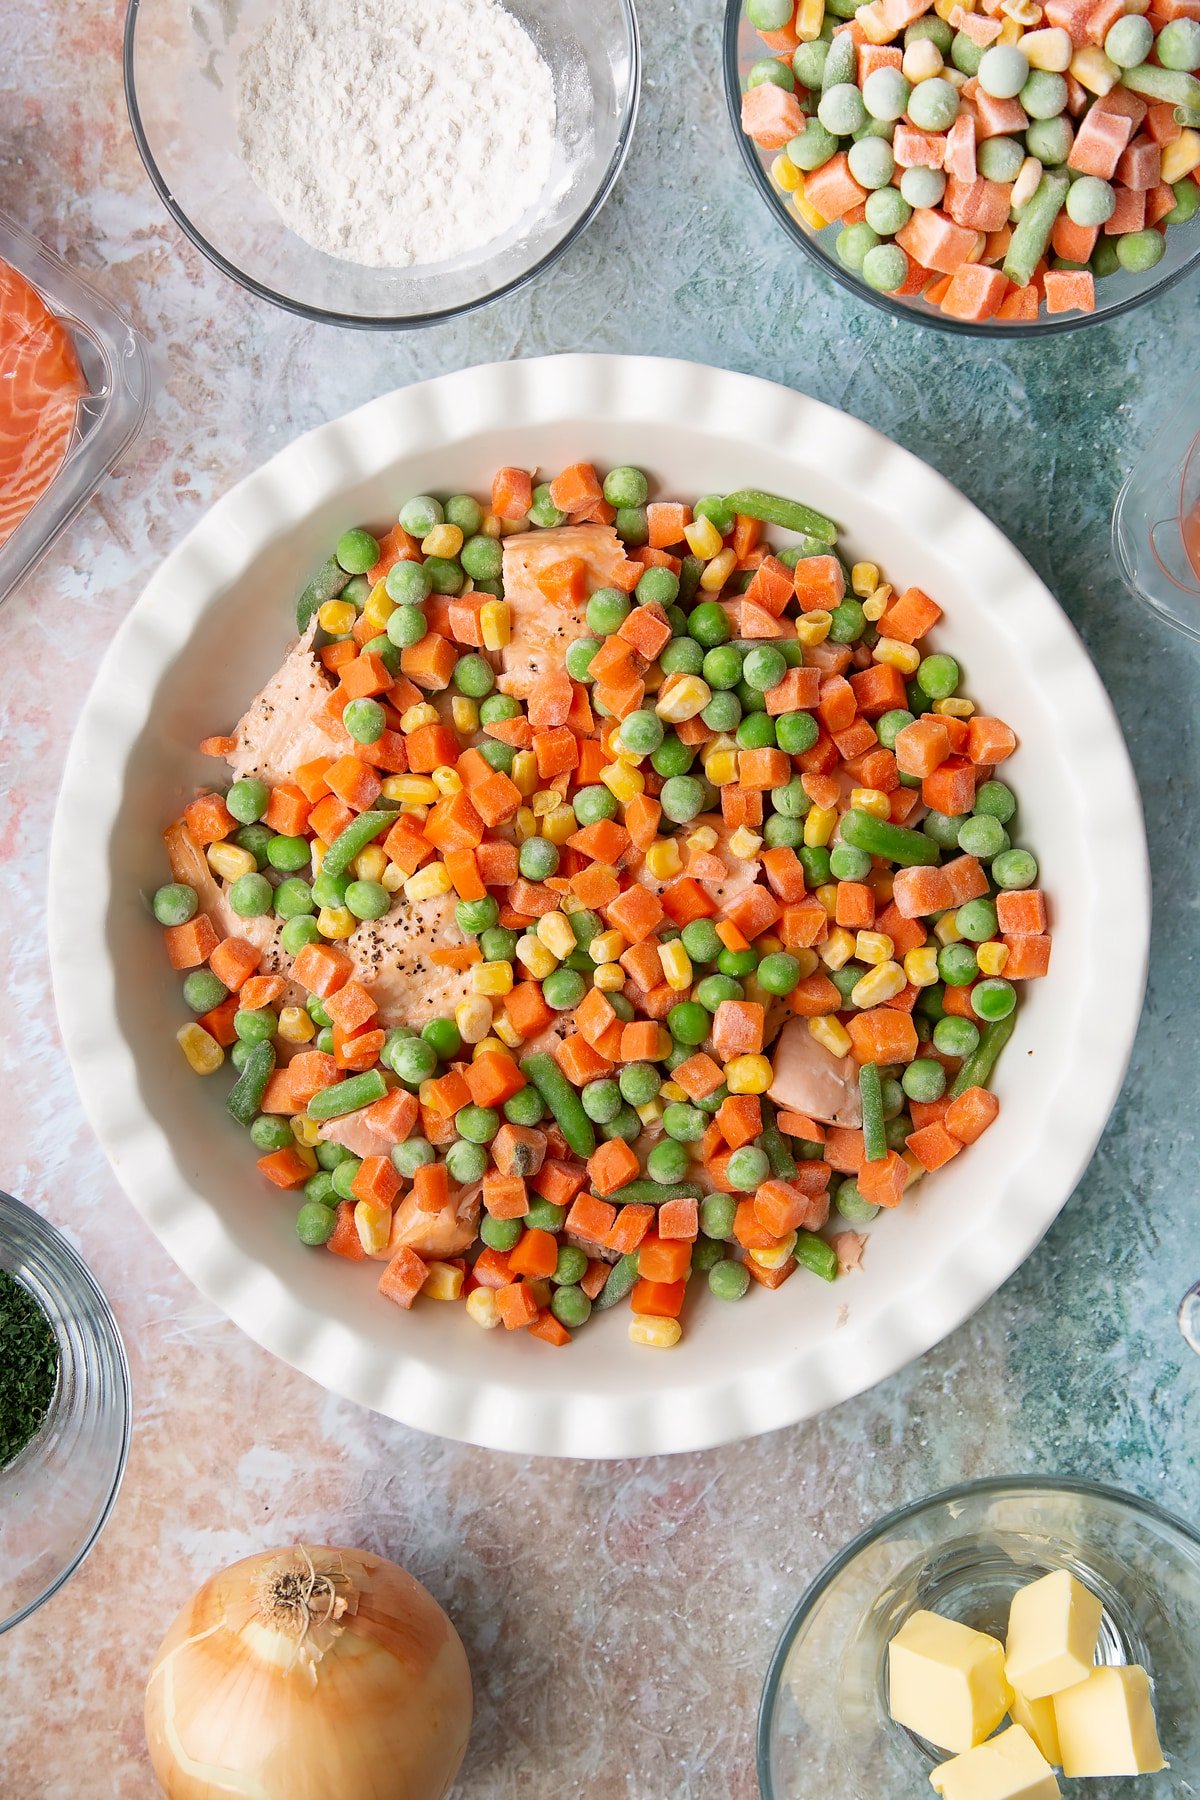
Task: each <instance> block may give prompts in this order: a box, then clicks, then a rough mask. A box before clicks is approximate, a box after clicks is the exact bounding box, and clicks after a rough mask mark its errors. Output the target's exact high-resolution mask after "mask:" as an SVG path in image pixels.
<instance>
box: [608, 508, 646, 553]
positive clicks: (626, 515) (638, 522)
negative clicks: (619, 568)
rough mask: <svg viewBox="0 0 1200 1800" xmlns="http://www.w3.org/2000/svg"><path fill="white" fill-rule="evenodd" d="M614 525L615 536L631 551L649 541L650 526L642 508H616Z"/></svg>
mask: <svg viewBox="0 0 1200 1800" xmlns="http://www.w3.org/2000/svg"><path fill="white" fill-rule="evenodd" d="M615 523H616V531H617V536H618V537H619V538H620V540H621V542H622V543H623V544H628V545H629V546H630V547H631V548H632V549H635V550H636V549H637V548H638V547H639V545H641V544H644V543H646V542H647V540H648V539H649V536H650V526H649V524H648V522H647V519H646V509H645V507H644V506H618V508H617V517H616V521H615Z"/></svg>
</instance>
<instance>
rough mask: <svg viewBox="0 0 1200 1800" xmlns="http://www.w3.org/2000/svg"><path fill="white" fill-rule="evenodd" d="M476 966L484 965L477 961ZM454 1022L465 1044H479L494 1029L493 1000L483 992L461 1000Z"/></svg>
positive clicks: (455, 1010) (456, 1009) (455, 1011)
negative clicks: (485, 997) (485, 996)
mask: <svg viewBox="0 0 1200 1800" xmlns="http://www.w3.org/2000/svg"><path fill="white" fill-rule="evenodd" d="M476 967H477V968H482V967H483V965H482V964H481V963H477V964H476ZM454 1023H455V1024H456V1025H457V1026H458V1034H459V1036H460V1037H461V1038H462V1041H463V1043H464V1044H478V1043H479V1042H480V1040H481V1039H482V1038H485V1037H486V1036H487V1035H488V1032H489V1031H490V1030H491V1029H492V1003H491V1001H490V1000H486V999H484V997H483V996H482V995H481V994H479V995H476V996H475V997H474V998H473V999H470V1000H460V1001H459V1003H458V1005H457V1006H456V1007H455V1009H454Z"/></svg>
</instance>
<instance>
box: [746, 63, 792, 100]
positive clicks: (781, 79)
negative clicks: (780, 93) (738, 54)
mask: <svg viewBox="0 0 1200 1800" xmlns="http://www.w3.org/2000/svg"><path fill="white" fill-rule="evenodd" d="M764 81H769V82H771V83H772V84H773V85H774V86H775V87H781V88H785V89H786V90H787V92H788V93H789V94H790V93H791V92H792V91H793V90H794V88H795V86H796V78H795V76H794V75H793V74H792V71H791V70H790V69H787V68H785V67H784V66H783V64H782V63H780V62H776V60H775V58H774V57H773V56H762V57H760V58H759V60H758V61H757V62H756V63H752V64H751V66H750V71H749V73H748V74H747V76H746V86H747V87H748V88H755V87H761V86H762V84H763V82H764Z"/></svg>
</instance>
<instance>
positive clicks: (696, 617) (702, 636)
mask: <svg viewBox="0 0 1200 1800" xmlns="http://www.w3.org/2000/svg"><path fill="white" fill-rule="evenodd" d="M688 632H689V633H690V635H691V636H692V637H694V638H695V639H696V642H697V643H698V644H702V645H703V646H704V648H705V649H706V650H712V649H715V648H716V646H717V645H718V644H724V643H725V642H726V641H727V640H728V639H729V638H731V637H732V636H733V626H732V625H731V624H730V623H729V617H728V614H727V613H726V612H725V611H724V610H723V609H722V608H721V607H720V606H719V605H718V603H717V602H716V601H715V600H702V601H701V602H700V604H699V606H694V607H693V608H692V610H691V613H690V614H689V616H688Z"/></svg>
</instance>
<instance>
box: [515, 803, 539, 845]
mask: <svg viewBox="0 0 1200 1800" xmlns="http://www.w3.org/2000/svg"><path fill="white" fill-rule="evenodd" d="M513 829H514V830H515V832H516V834H517V842H518V844H523V843H524V842H525V840H526V838H532V837H536V836H537V834H538V822H537V817H536V815H535V813H534V810H533V808H532V806H518V808H517V814H516V817H515V818H514V820H513Z"/></svg>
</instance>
